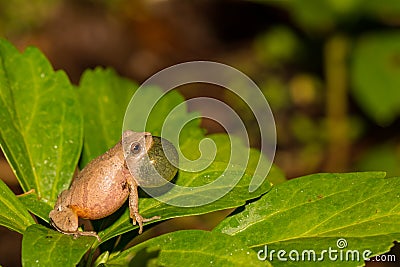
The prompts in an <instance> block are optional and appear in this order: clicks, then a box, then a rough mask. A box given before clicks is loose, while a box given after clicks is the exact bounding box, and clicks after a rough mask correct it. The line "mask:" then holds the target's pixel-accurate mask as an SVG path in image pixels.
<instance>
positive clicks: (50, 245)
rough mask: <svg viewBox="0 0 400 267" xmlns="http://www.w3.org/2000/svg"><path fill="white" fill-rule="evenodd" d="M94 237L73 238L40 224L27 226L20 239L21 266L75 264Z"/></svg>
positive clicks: (88, 247)
mask: <svg viewBox="0 0 400 267" xmlns="http://www.w3.org/2000/svg"><path fill="white" fill-rule="evenodd" d="M95 239H96V238H95V237H89V236H80V237H79V238H74V237H73V236H70V235H64V234H61V233H59V232H56V231H53V230H50V229H48V228H46V227H44V226H42V225H38V224H35V225H32V226H30V227H28V228H27V229H26V231H25V233H24V237H23V239H22V265H23V266H29V267H31V266H76V265H77V264H78V263H79V262H80V260H81V258H82V257H83V255H85V253H86V252H87V251H88V250H89V249H90V247H91V245H92V243H93V241H94V240H95Z"/></svg>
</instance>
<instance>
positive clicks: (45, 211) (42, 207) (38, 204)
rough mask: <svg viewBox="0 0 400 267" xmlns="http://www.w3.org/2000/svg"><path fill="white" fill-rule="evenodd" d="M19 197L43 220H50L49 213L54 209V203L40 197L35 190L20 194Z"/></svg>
mask: <svg viewBox="0 0 400 267" xmlns="http://www.w3.org/2000/svg"><path fill="white" fill-rule="evenodd" d="M18 199H19V200H20V201H21V202H22V204H24V205H25V207H29V210H30V211H31V212H32V213H33V214H35V215H36V216H38V217H39V218H41V219H42V220H43V221H45V222H49V221H50V218H49V213H50V211H51V210H52V209H53V207H54V205H52V204H50V203H49V202H46V201H43V200H42V199H39V197H38V196H37V194H36V193H35V192H34V191H31V192H27V193H25V194H22V195H19V196H18Z"/></svg>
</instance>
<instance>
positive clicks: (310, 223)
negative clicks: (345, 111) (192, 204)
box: [214, 173, 400, 266]
mask: <svg viewBox="0 0 400 267" xmlns="http://www.w3.org/2000/svg"><path fill="white" fill-rule="evenodd" d="M384 176H385V174H384V173H343V174H314V175H309V176H305V177H301V178H297V179H293V180H290V181H288V182H286V183H283V184H280V185H277V186H276V187H274V188H273V189H272V190H271V191H270V192H269V193H267V194H266V195H264V196H263V197H262V198H261V199H259V200H258V201H256V202H253V203H251V204H249V205H247V206H246V208H245V210H244V211H242V212H240V213H238V214H236V215H233V216H231V217H229V218H227V219H225V220H224V221H223V222H222V223H221V224H220V225H219V226H217V227H216V228H215V230H214V231H216V232H221V233H225V234H229V235H232V236H235V237H238V238H240V239H241V240H242V242H244V243H245V244H246V245H247V246H249V247H251V248H253V249H255V250H257V251H259V250H261V249H262V250H265V246H268V250H269V251H271V250H275V251H278V250H280V249H284V250H285V251H286V252H287V253H289V252H290V251H291V250H293V249H295V250H297V251H298V252H300V255H301V253H302V251H304V250H315V251H316V254H317V257H321V252H322V250H324V249H329V247H331V248H332V249H337V250H340V249H339V247H338V246H337V244H336V242H338V240H339V239H341V238H342V239H345V240H346V242H347V246H346V247H345V248H344V249H343V251H344V252H346V251H348V250H358V251H359V253H360V254H361V253H363V252H364V251H365V250H370V251H372V252H371V254H369V257H371V256H373V255H378V254H381V253H384V252H386V251H388V250H389V248H390V247H391V246H392V245H393V241H395V240H397V241H398V240H400V230H399V229H400V204H399V203H400V201H399V199H400V178H384ZM342 241H343V240H342ZM286 257H288V255H287V254H286ZM324 259H325V261H324V266H328V264H329V266H358V265H360V264H361V263H362V261H361V259H360V261H348V262H345V261H339V260H337V261H329V259H328V256H327V255H325V258H324ZM292 263H296V262H292ZM287 264H288V262H280V261H278V260H277V259H276V254H275V255H274V265H277V266H281V265H285V266H286V265H287ZM302 264H304V266H308V265H310V266H319V265H318V264H321V263H318V264H317V263H316V262H315V261H314V262H311V261H310V262H302Z"/></svg>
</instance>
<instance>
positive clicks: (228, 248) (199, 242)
mask: <svg viewBox="0 0 400 267" xmlns="http://www.w3.org/2000/svg"><path fill="white" fill-rule="evenodd" d="M138 264H143V265H146V266H211V265H214V266H271V265H270V264H268V262H265V263H264V264H262V262H260V261H259V260H258V259H257V255H256V253H255V252H254V251H252V250H251V249H248V248H247V247H246V246H245V245H243V243H242V242H240V241H238V240H237V239H235V238H232V237H230V236H227V235H223V234H218V233H212V232H206V231H200V230H186V231H177V232H173V233H168V234H165V235H162V236H159V237H156V238H153V239H150V240H148V241H145V242H143V243H141V244H139V245H136V246H134V247H132V248H129V249H127V250H125V251H124V252H122V253H120V254H118V255H116V256H114V257H112V258H111V259H110V260H109V261H108V262H107V263H106V264H105V265H106V266H128V265H129V266H133V265H135V266H136V265H138Z"/></svg>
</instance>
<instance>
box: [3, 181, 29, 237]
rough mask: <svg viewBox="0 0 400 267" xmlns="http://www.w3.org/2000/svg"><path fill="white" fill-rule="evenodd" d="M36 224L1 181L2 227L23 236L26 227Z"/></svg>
mask: <svg viewBox="0 0 400 267" xmlns="http://www.w3.org/2000/svg"><path fill="white" fill-rule="evenodd" d="M34 223H35V221H34V220H33V218H32V216H31V215H30V214H29V212H28V210H27V209H26V207H24V205H22V204H21V202H20V201H19V200H18V199H17V198H16V196H15V195H14V193H13V192H12V191H11V190H10V189H9V188H8V187H7V185H6V184H5V183H4V182H3V181H2V180H1V179H0V225H3V226H5V227H7V228H9V229H11V230H14V231H17V232H19V233H21V234H22V233H23V232H24V231H25V229H26V227H28V226H29V225H31V224H34Z"/></svg>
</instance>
